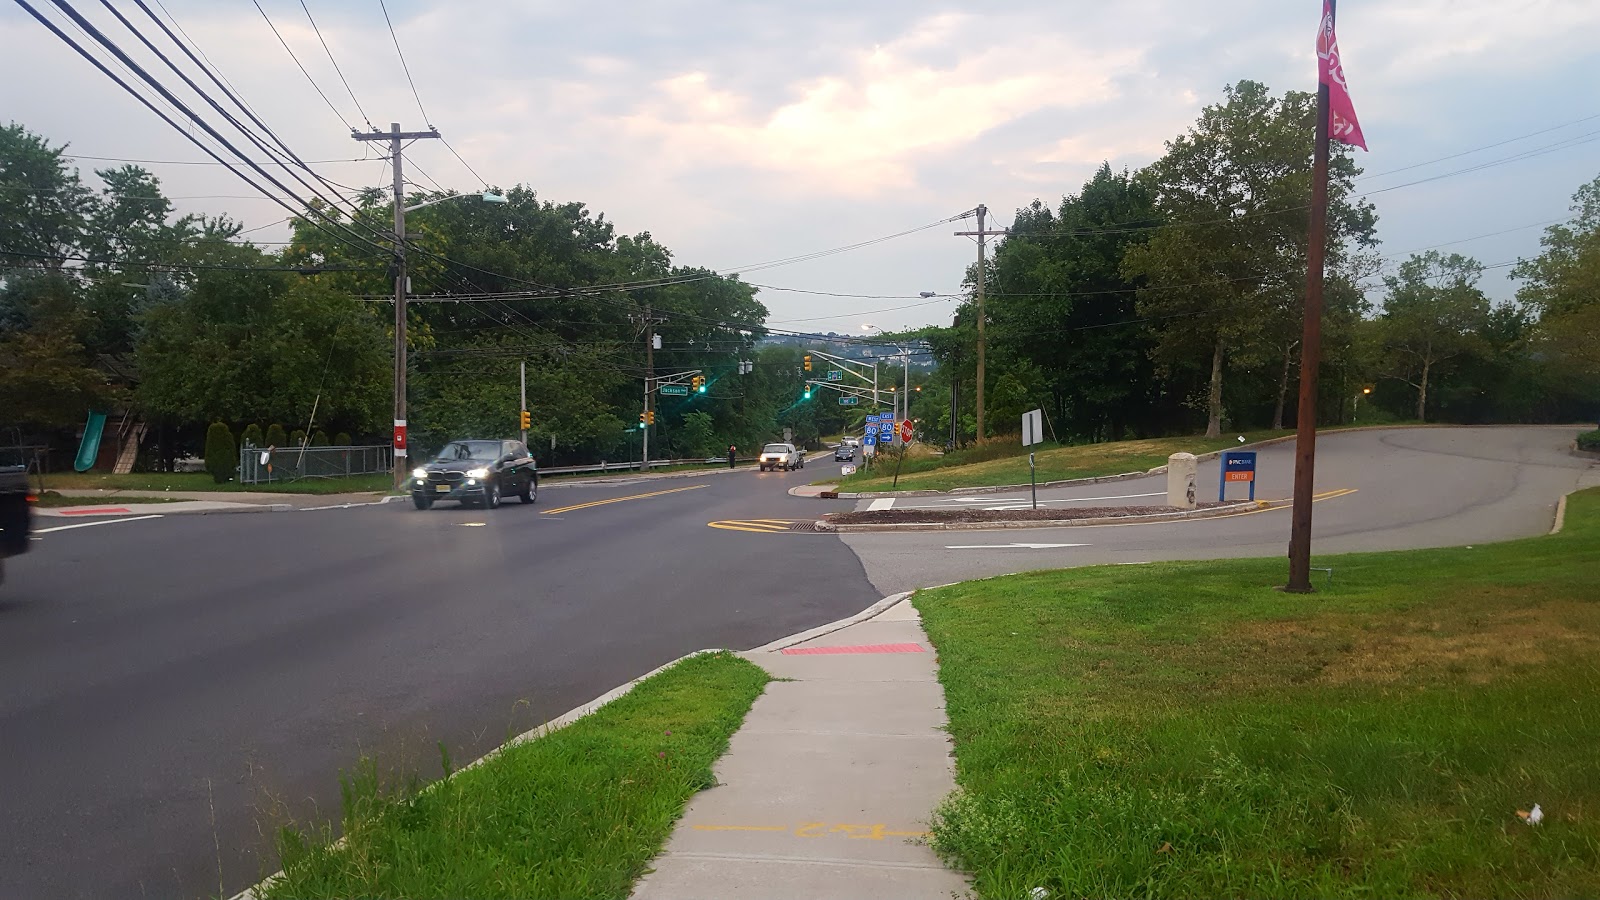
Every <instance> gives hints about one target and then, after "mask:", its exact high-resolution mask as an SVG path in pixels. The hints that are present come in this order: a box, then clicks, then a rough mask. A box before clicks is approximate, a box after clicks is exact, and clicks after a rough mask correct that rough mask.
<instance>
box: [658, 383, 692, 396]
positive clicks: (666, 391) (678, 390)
mask: <svg viewBox="0 0 1600 900" xmlns="http://www.w3.org/2000/svg"><path fill="white" fill-rule="evenodd" d="M661 396H663V397H687V396H689V386H688V385H687V384H663V385H662V386H661Z"/></svg>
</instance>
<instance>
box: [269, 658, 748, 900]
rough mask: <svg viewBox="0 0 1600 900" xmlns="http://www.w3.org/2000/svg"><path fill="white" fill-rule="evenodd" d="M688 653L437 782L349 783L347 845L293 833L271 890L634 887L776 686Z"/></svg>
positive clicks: (361, 893) (502, 892)
mask: <svg viewBox="0 0 1600 900" xmlns="http://www.w3.org/2000/svg"><path fill="white" fill-rule="evenodd" d="M766 682H767V675H766V673H765V672H763V671H762V670H761V669H760V668H759V667H757V666H756V665H754V664H752V663H749V662H746V661H745V660H742V659H739V658H738V657H735V656H733V655H731V654H727V653H718V654H707V655H702V656H697V657H693V658H691V659H688V660H685V661H683V662H681V663H678V664H677V665H675V666H673V667H672V668H670V669H668V670H666V671H665V672H662V673H661V674H658V675H656V676H654V677H652V678H649V679H647V680H646V681H644V682H642V683H641V684H639V685H638V686H637V687H635V688H634V689H633V690H632V691H631V692H629V693H628V694H626V695H625V696H623V697H621V698H619V699H618V700H616V701H614V702H612V703H611V704H609V705H607V706H605V707H603V708H601V709H600V711H598V712H596V713H594V714H593V715H591V716H588V717H586V718H583V719H580V720H578V721H577V722H575V723H573V724H572V725H570V726H568V727H566V728H564V729H562V730H560V731H557V732H555V733H553V734H550V735H547V736H545V737H542V738H539V739H538V740H534V741H529V742H526V743H523V744H519V745H517V746H514V747H510V748H508V749H506V750H505V751H504V752H502V753H500V754H499V755H497V756H495V757H493V758H491V759H489V760H487V761H486V762H484V763H483V764H482V765H480V766H476V767H473V768H470V769H466V770H463V771H461V772H459V773H457V774H456V775H455V776H454V777H453V778H450V779H449V780H447V781H442V782H439V783H437V784H435V785H433V787H432V788H431V789H427V790H419V789H418V788H417V786H416V783H415V782H413V783H412V784H411V785H410V787H408V788H406V789H403V790H399V791H391V790H386V789H381V788H380V787H379V786H378V779H377V778H376V777H375V776H374V775H373V774H372V771H371V769H370V767H365V766H364V767H362V768H361V769H359V770H358V773H357V774H356V775H355V776H351V777H347V778H346V780H345V811H344V822H343V832H344V836H345V838H346V841H345V843H344V844H342V845H340V846H338V847H336V848H334V847H332V846H331V844H330V841H329V838H331V835H330V834H327V833H323V834H320V835H319V836H317V837H316V838H308V837H307V836H305V835H304V834H303V833H300V832H294V831H287V830H286V831H285V832H284V834H283V836H282V837H281V838H280V841H279V845H280V847H279V849H280V855H281V857H282V859H283V863H284V876H283V877H282V879H280V880H278V881H276V882H274V883H273V884H272V885H270V886H269V887H268V888H267V890H266V891H265V894H264V897H266V898H289V897H293V898H316V897H341V898H342V897H407V898H429V897H441V898H445V897H448V898H453V897H473V898H485V900H486V898H497V897H504V898H526V897H552V898H553V897H561V898H574V900H577V898H617V900H621V898H625V897H627V896H628V894H629V893H630V891H631V890H632V888H633V883H634V881H636V880H637V879H638V878H639V876H640V875H642V874H643V873H644V871H645V868H646V866H647V865H648V863H649V862H650V860H651V859H653V858H654V857H655V855H656V854H657V853H658V852H659V851H660V849H661V846H662V844H663V843H664V842H665V841H666V838H667V835H668V834H669V833H670V831H671V829H672V826H673V823H674V822H676V821H677V819H678V817H679V815H680V814H681V813H682V812H683V807H684V804H685V803H686V802H688V800H689V798H690V797H692V796H693V795H694V794H695V792H697V791H699V790H702V789H704V788H706V787H709V786H710V785H711V784H713V779H712V774H711V767H712V763H714V762H715V761H716V759H717V758H718V757H719V756H721V755H722V753H723V751H725V750H726V749H727V746H728V739H729V738H730V737H731V736H732V735H733V732H734V731H735V730H737V729H738V727H739V724H740V723H741V722H742V721H743V720H744V716H745V713H747V712H748V711H749V709H750V705H751V704H752V703H754V702H755V699H756V697H757V696H758V695H759V694H760V693H761V691H762V689H763V687H764V686H765V685H766Z"/></svg>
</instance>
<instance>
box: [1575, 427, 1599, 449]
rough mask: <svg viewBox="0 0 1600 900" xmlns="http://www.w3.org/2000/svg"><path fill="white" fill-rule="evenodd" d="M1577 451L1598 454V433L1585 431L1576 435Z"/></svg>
mask: <svg viewBox="0 0 1600 900" xmlns="http://www.w3.org/2000/svg"><path fill="white" fill-rule="evenodd" d="M1578 449H1579V450H1587V451H1589V452H1591V453H1600V431H1585V432H1584V433H1583V434H1580V435H1578Z"/></svg>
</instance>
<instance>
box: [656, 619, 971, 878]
mask: <svg viewBox="0 0 1600 900" xmlns="http://www.w3.org/2000/svg"><path fill="white" fill-rule="evenodd" d="M802 637H803V636H802ZM742 655H743V656H745V657H746V658H747V659H750V660H752V661H754V662H756V663H757V664H759V665H760V666H762V667H763V668H765V669H766V670H767V671H768V672H770V673H771V674H772V675H773V676H774V677H775V678H780V679H789V680H785V681H773V682H772V683H771V684H769V685H767V689H766V692H765V693H763V694H762V695H761V697H760V698H759V699H757V700H756V702H755V706H754V707H752V708H751V710H750V714H749V716H747V717H746V718H745V722H744V725H743V727H741V728H740V729H739V731H738V732H737V733H736V734H735V735H734V736H733V740H732V742H731V744H730V746H729V749H728V753H727V754H726V755H724V756H723V758H722V759H721V760H720V761H719V762H718V763H717V766H716V776H717V781H718V786H717V787H714V788H711V789H709V790H706V791H704V792H703V793H701V794H700V795H698V796H697V797H695V798H694V800H693V801H691V802H690V804H689V807H688V809H687V810H686V811H685V812H684V815H683V818H682V819H680V820H679V822H678V824H677V827H676V828H675V829H674V830H673V833H672V837H671V839H670V840H669V841H668V842H667V846H666V849H665V850H664V851H663V852H662V854H661V855H660V856H659V857H657V858H656V860H655V863H654V870H653V871H652V872H651V873H650V874H648V875H646V876H645V877H644V879H643V880H641V881H640V882H639V884H638V886H637V888H636V889H635V891H634V895H633V896H634V897H636V898H638V900H717V898H728V900H749V898H766V900H786V898H794V900H800V898H817V897H874V898H879V900H893V898H902V897H903V898H907V900H910V898H917V900H925V898H950V897H966V896H968V889H967V881H966V879H965V878H964V877H963V876H962V875H960V874H959V873H956V872H952V871H950V870H949V869H946V868H945V867H944V866H943V865H942V864H941V863H940V862H939V860H938V858H937V857H936V856H935V855H934V853H933V851H932V850H930V849H928V847H927V844H926V833H927V827H928V820H929V816H930V814H931V813H932V812H933V809H934V807H935V806H936V805H937V804H938V803H939V801H940V800H941V799H942V798H943V797H944V796H945V795H946V794H947V793H949V792H950V790H951V789H952V788H954V786H955V782H954V777H953V776H954V761H953V760H952V758H951V754H950V739H949V736H948V735H947V733H946V731H945V725H946V722H945V715H944V693H943V691H942V689H941V688H940V686H939V681H938V677H937V663H936V659H935V657H934V653H933V647H932V646H931V645H930V644H929V643H928V639H927V636H926V635H925V634H924V633H923V631H922V625H921V622H920V620H919V618H918V616H917V612H916V609H915V608H914V607H913V606H912V605H911V603H910V600H909V595H908V596H907V597H906V598H902V599H901V600H900V602H898V603H895V604H893V605H891V606H889V608H887V609H885V610H883V611H882V612H880V613H878V614H877V615H876V616H875V617H873V618H870V619H866V620H864V621H861V622H857V623H855V624H852V625H849V626H846V627H844V628H842V629H840V630H838V631H833V632H831V633H827V634H823V635H821V636H817V637H813V638H811V639H809V640H804V641H802V642H800V643H797V644H793V645H790V646H779V647H770V648H762V649H760V650H756V651H751V652H749V653H746V654H742Z"/></svg>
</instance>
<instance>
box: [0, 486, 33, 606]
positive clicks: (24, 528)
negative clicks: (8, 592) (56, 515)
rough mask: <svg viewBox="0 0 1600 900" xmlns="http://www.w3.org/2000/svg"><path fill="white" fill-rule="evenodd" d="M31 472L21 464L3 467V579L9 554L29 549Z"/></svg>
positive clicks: (0, 576)
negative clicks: (29, 483) (29, 478)
mask: <svg viewBox="0 0 1600 900" xmlns="http://www.w3.org/2000/svg"><path fill="white" fill-rule="evenodd" d="M32 517H33V510H32V508H31V507H30V506H29V505H28V473H27V470H26V469H24V468H22V467H21V466H15V467H13V466H5V467H0V581H4V580H5V558H6V557H8V556H16V555H18V554H20V553H26V552H28V527H29V520H30V519H31V518H32Z"/></svg>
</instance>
